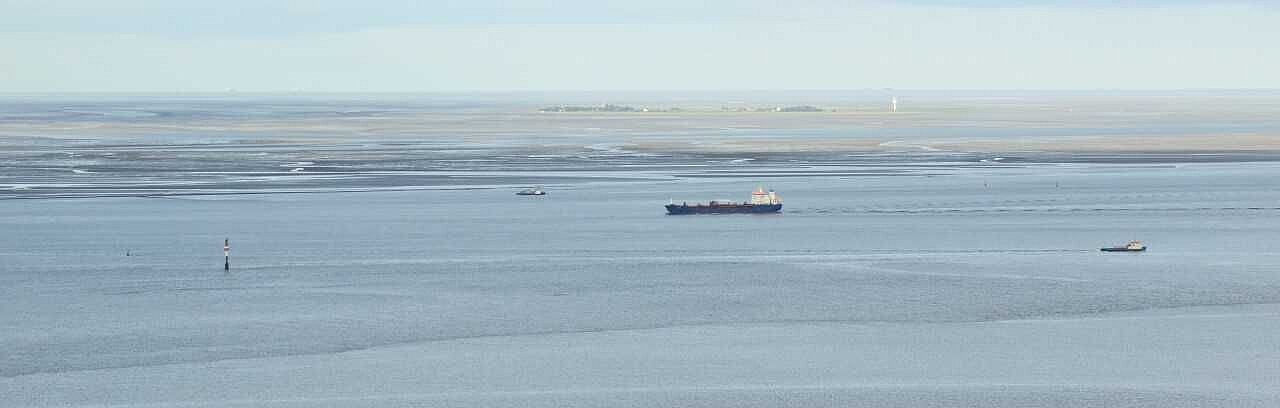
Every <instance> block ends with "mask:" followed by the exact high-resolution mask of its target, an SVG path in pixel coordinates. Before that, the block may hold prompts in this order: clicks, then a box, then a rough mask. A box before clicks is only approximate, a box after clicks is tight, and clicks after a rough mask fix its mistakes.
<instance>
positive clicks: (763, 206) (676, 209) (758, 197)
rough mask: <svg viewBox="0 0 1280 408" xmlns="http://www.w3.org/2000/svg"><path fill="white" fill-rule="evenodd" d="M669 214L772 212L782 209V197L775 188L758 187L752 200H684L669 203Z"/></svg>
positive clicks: (752, 194) (753, 193) (752, 195)
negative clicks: (741, 201) (740, 201)
mask: <svg viewBox="0 0 1280 408" xmlns="http://www.w3.org/2000/svg"><path fill="white" fill-rule="evenodd" d="M666 207H667V215H686V214H771V213H776V212H778V211H782V197H779V196H778V194H777V193H774V192H773V190H769V191H767V192H766V191H765V190H764V187H758V188H756V191H754V192H752V193H751V201H749V202H743V203H735V202H731V201H711V202H709V203H707V204H702V203H694V204H693V205H689V203H687V202H684V203H680V204H676V203H675V202H674V201H672V202H670V203H667V206H666Z"/></svg>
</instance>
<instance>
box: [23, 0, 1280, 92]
mask: <svg viewBox="0 0 1280 408" xmlns="http://www.w3.org/2000/svg"><path fill="white" fill-rule="evenodd" d="M790 3H795V4H790ZM1015 3H1016V4H1015ZM1277 22H1280V8H1278V7H1276V6H1274V5H1271V3H1270V2H1268V1H1262V0H1258V1H1235V2H1221V1H1190V0H1181V1H1127V2H1104V1H1048V0H1040V1H1024V2H1002V1H981V0H970V1H963V0H934V1H926V0H918V1H905V2H849V1H834V0H811V1H800V2H770V1H763V0H741V1H720V0H712V1H707V2H687V1H679V0H651V1H627V2H604V1H585V0H570V1H551V0H537V1H506V0H476V1H421V2H419V1H410V0H363V1H340V0H313V1H302V0H227V1H220V2H208V1H198V2H197V1H162V0H114V1H113V0H100V1H99V0H65V1H36V0H6V1H4V2H3V3H0V49H2V50H4V51H3V53H0V74H2V75H0V92H4V93H40V92H226V91H232V90H234V91H239V92H296V91H300V92H469V91H542V90H741V89H752V90H769V89H863V88H899V89H1068V90H1070V89H1201V88H1280V75H1276V73H1277V72H1280V52H1275V42H1276V41H1277V39H1280V24H1277Z"/></svg>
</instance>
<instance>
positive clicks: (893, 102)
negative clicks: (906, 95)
mask: <svg viewBox="0 0 1280 408" xmlns="http://www.w3.org/2000/svg"><path fill="white" fill-rule="evenodd" d="M897 111H898V97H896V96H895V97H893V98H891V99H889V112H897Z"/></svg>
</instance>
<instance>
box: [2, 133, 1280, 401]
mask: <svg viewBox="0 0 1280 408" xmlns="http://www.w3.org/2000/svg"><path fill="white" fill-rule="evenodd" d="M126 117H127V118H128V119H122V120H145V119H138V118H140V117H142V116H139V115H126ZM220 137H221V136H220ZM605 139H607V138H605ZM575 141H577V140H575ZM223 142H225V141H218V142H217V143H214V144H205V143H194V144H191V145H189V146H177V145H173V144H164V145H156V144H151V143H139V144H137V145H124V144H121V145H111V144H108V143H106V142H104V141H103V140H95V141H91V142H87V143H89V145H88V146H84V147H76V146H74V144H75V143H76V142H74V141H72V142H68V141H66V140H58V141H51V140H46V139H40V140H39V141H38V142H36V143H34V144H31V145H21V144H20V143H14V142H12V139H11V140H10V143H9V144H8V145H6V146H5V148H4V149H0V150H3V151H4V153H3V154H5V155H7V156H6V158H8V159H12V160H9V161H7V163H8V164H7V166H8V167H6V172H5V174H3V175H0V185H7V186H9V187H8V190H0V198H3V199H0V263H2V264H0V299H3V307H2V308H0V405H4V406H78V405H85V406H193V405H194V406H218V407H222V406H299V407H313V406H334V407H348V406H431V407H435V406H498V407H507V406H510V407H529V406H532V407H562V406H571V407H577V406H581V407H586V406H621V407H640V406H695V407H744V406H745V407H772V406H851V405H852V406H857V405H863V406H901V407H948V406H1009V407H1015V406H1016V407H1028V406H1030V407H1078V406H1100V407H1101V406H1105V407H1115V406H1137V407H1179V406H1184V407H1201V406H1223V407H1238V406H1259V407H1263V406H1275V405H1277V404H1280V387H1277V386H1276V384H1277V382H1276V379H1277V378H1280V339H1278V338H1277V337H1276V336H1275V332H1276V328H1277V327H1280V307H1278V306H1277V303H1278V302H1280V274H1278V273H1277V271H1280V240H1278V239H1276V238H1277V237H1280V221H1278V219H1280V217H1278V216H1280V189H1278V188H1277V187H1278V186H1280V185H1278V184H1277V183H1276V181H1275V175H1276V174H1280V164H1276V163H1274V162H1247V161H1243V162H1241V161H1234V162H1233V161H1228V162H1221V163H1193V162H1196V161H1206V160H1198V159H1188V160H1163V159H1161V160H1152V159H1151V157H1146V158H1143V159H1132V158H1129V159H1124V160H1089V159H1087V157H1086V156H1087V155H1086V156H1076V157H1077V159H1079V160H1063V161H1056V162H1055V161H1052V160H1047V161H1046V160H1041V159H1043V157H1040V158H1038V159H1035V160H1032V159H1033V158H1028V157H1021V158H1019V157H1018V156H1016V155H1015V156H1009V157H1005V158H1002V159H1001V160H994V157H990V156H989V155H988V156H983V155H977V154H954V153H949V154H938V155H930V154H923V155H913V156H905V157H884V156H880V155H875V154H865V155H856V154H855V155H846V154H841V155H837V154H832V155H812V154H811V155H800V154H792V155H788V154H772V155H763V154H758V155H751V154H742V155H674V156H672V155H668V156H662V155H658V156H654V155H648V154H645V153H643V152H636V151H629V150H627V149H625V148H619V147H618V146H616V145H612V144H607V143H605V144H600V143H595V142H593V143H580V144H578V145H577V146H578V147H576V148H573V149H570V150H569V151H565V150H563V149H561V148H557V149H552V150H554V151H528V150H529V149H528V146H527V145H524V144H520V145H512V144H503V143H497V144H494V145H491V146H488V147H484V148H480V149H477V150H466V151H462V150H455V149H456V147H441V146H434V147H433V146H431V145H429V144H409V145H387V144H378V143H373V144H367V145H362V144H342V145H340V146H329V145H324V144H317V143H315V142H306V143H303V144H300V145H280V146H275V147H272V146H273V145H272V144H271V143H258V142H246V143H243V144H235V143H230V144H225V143H223ZM226 155H229V156H226ZM121 156H126V158H124V159H119V157H121ZM748 156H749V157H748ZM113 157H116V158H113ZM1080 157H1085V159H1080ZM1112 158H1114V157H1112ZM744 159H752V160H744ZM1236 159H1239V158H1238V157H1237V158H1236ZM1115 161H1120V162H1123V163H1113V162H1115ZM1207 161H1221V160H1216V159H1215V160H1207ZM0 166H4V165H3V164H0ZM295 168H302V169H304V170H302V171H297V172H292V171H291V170H292V169H295ZM69 169H75V170H80V172H73V171H71V170H69ZM530 184H545V185H546V187H547V190H548V191H549V192H550V194H549V195H547V196H545V197H518V196H515V195H514V194H513V193H514V192H515V191H516V190H517V189H518V188H517V186H523V185H530ZM759 184H763V185H766V186H767V187H770V188H774V189H776V190H777V191H778V192H779V193H780V194H781V195H782V196H783V197H784V199H785V203H786V204H785V207H784V210H783V211H782V213H781V214H775V215H723V216H667V215H664V214H663V208H662V205H663V204H666V203H667V201H668V200H676V201H684V200H688V201H701V200H709V199H720V198H731V199H744V198H746V195H747V194H748V192H749V191H750V190H751V189H753V188H754V187H755V186H756V185H759ZM23 185H25V186H26V187H25V188H22V187H21V186H23ZM379 190H386V191H379ZM247 193H248V194H247ZM300 193H307V194H300ZM51 197H77V198H51ZM224 238H229V239H230V242H231V246H232V257H231V266H232V268H231V270H230V271H229V272H224V271H223V270H222V267H223V258H222V251H221V246H222V241H223V239H224ZM1130 239H1141V240H1144V241H1145V242H1146V243H1147V244H1148V245H1149V246H1150V250H1149V251H1147V252H1145V253H1140V254H1131V253H1119V254H1113V253H1102V252H1100V251H1098V248H1099V247H1101V246H1108V245H1114V244H1119V243H1123V242H1125V241H1128V240H1130Z"/></svg>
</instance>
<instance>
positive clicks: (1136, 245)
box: [1102, 241, 1147, 252]
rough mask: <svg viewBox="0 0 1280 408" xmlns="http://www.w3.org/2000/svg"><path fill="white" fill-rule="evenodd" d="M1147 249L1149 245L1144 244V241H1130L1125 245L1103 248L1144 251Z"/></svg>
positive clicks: (1106, 250)
mask: <svg viewBox="0 0 1280 408" xmlns="http://www.w3.org/2000/svg"><path fill="white" fill-rule="evenodd" d="M1146 250H1147V246H1146V245H1142V241H1129V243H1128V244H1125V245H1124V246H1116V247H1107V248H1102V252H1142V251H1146Z"/></svg>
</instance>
